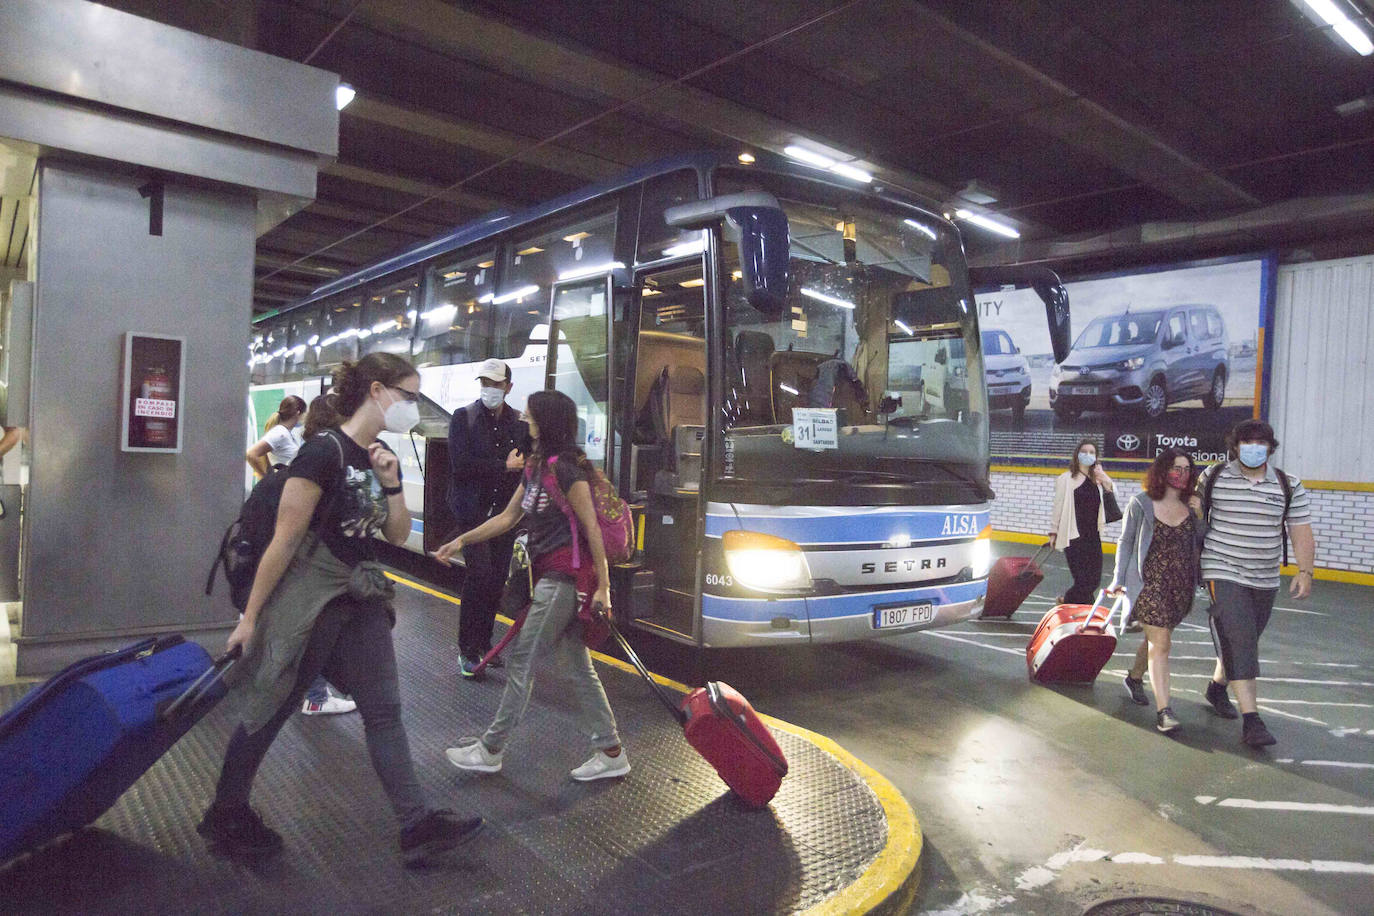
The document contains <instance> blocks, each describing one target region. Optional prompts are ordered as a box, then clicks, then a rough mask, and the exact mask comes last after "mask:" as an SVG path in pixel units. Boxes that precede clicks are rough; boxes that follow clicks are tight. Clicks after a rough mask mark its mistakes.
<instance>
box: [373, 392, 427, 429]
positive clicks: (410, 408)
mask: <svg viewBox="0 0 1374 916" xmlns="http://www.w3.org/2000/svg"><path fill="white" fill-rule="evenodd" d="M378 406H380V405H378ZM419 422H420V405H419V404H417V403H416V402H415V401H408V400H405V399H404V398H398V399H397V400H394V401H392V402H391V404H390V405H388V406H387V407H385V408H383V409H382V426H383V427H385V428H386V429H387V430H388V431H389V432H393V433H408V432H410V431H411V429H413V428H414V427H415V424H416V423H419Z"/></svg>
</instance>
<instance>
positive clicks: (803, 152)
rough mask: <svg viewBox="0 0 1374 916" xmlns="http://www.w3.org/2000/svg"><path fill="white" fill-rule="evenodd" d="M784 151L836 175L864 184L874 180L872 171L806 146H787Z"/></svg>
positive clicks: (798, 159)
mask: <svg viewBox="0 0 1374 916" xmlns="http://www.w3.org/2000/svg"><path fill="white" fill-rule="evenodd" d="M783 152H784V153H786V154H787V155H788V156H790V157H791V158H793V159H795V160H797V161H798V162H805V163H806V164H807V165H814V166H815V167H816V168H818V169H828V170H829V171H831V172H834V173H835V174H836V175H843V176H844V177H845V178H848V179H850V180H852V181H862V182H863V183H864V184H868V183H869V182H870V181H872V180H873V176H872V175H871V174H870V173H868V172H865V171H864V170H863V169H861V168H859V167H858V166H855V165H850V164H849V163H847V162H836V161H835V160H834V159H831V158H830V157H829V156H826V155H824V154H823V153H818V152H816V151H815V150H809V149H807V148H806V147H804V146H796V145H793V146H787V147H784V148H783Z"/></svg>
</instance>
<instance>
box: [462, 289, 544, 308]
mask: <svg viewBox="0 0 1374 916" xmlns="http://www.w3.org/2000/svg"><path fill="white" fill-rule="evenodd" d="M537 292H539V287H537V286H522V287H520V288H519V289H517V290H515V291H514V292H509V293H506V294H505V295H503V296H492V295H491V293H487V295H486V296H483V297H482V298H481V299H478V300H477V301H478V302H490V303H491V304H492V305H502V304H504V303H507V302H514V301H515V300H516V299H523V298H525V297H526V296H532V295H534V294H535V293H537ZM487 296H491V298H490V299H488V298H487Z"/></svg>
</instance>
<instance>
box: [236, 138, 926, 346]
mask: <svg viewBox="0 0 1374 916" xmlns="http://www.w3.org/2000/svg"><path fill="white" fill-rule="evenodd" d="M760 156H761V157H763V156H766V157H767V158H768V160H770V163H769V164H770V166H773V165H776V166H782V167H784V168H785V170H786V171H787V172H791V173H794V174H797V175H804V176H806V177H808V178H812V179H816V180H820V181H823V182H824V181H826V179H827V178H828V177H829V176H826V175H824V174H821V173H817V172H816V170H815V169H810V168H807V167H806V166H803V165H799V164H797V163H794V162H792V161H791V160H789V159H786V158H784V157H782V156H775V155H772V154H768V153H761V154H760ZM733 161H734V157H733V156H728V155H727V154H725V153H716V152H696V153H685V154H682V155H679V156H670V157H668V158H666V159H660V160H657V161H656V162H651V163H649V164H647V165H642V166H640V167H638V168H635V169H632V170H630V171H628V172H626V173H624V174H622V175H620V176H618V177H616V178H612V179H609V180H607V181H604V182H600V183H598V184H592V185H587V186H586V187H583V188H579V189H578V190H576V191H572V192H570V193H568V194H564V195H562V196H561V197H556V198H554V199H553V200H549V201H545V202H544V203H541V204H536V205H534V206H532V207H526V208H525V209H523V210H514V211H512V210H493V211H492V212H490V213H487V214H484V215H482V216H479V217H477V218H476V219H474V220H471V221H470V222H467V223H464V224H463V225H461V226H459V227H457V228H456V229H453V230H450V231H449V232H446V233H444V234H442V235H438V236H435V237H434V238H432V239H430V240H429V241H427V242H422V243H420V244H419V245H417V246H415V247H414V248H409V249H407V250H405V251H402V252H400V253H399V254H395V255H392V256H391V257H389V258H386V259H385V260H382V261H378V262H377V263H375V264H370V265H368V266H367V267H364V268H361V269H359V270H355V271H354V272H353V273H351V274H347V275H346V276H343V277H339V278H338V279H337V280H331V281H330V282H328V283H326V284H324V285H323V286H320V287H317V288H316V289H315V290H314V291H313V292H311V293H310V294H309V295H308V296H306V297H305V298H303V299H300V300H298V301H296V302H292V303H290V304H288V305H284V306H282V307H280V308H278V309H276V310H274V311H271V312H268V313H265V314H263V315H261V316H258V317H257V318H255V319H254V321H262V320H264V319H267V318H270V317H274V316H277V315H280V314H283V313H285V312H289V311H292V310H294V309H297V308H301V307H303V306H306V305H310V304H311V303H313V302H318V301H319V300H321V299H324V298H326V297H328V296H332V295H334V294H335V293H340V292H343V291H344V290H348V289H352V288H354V287H356V286H361V285H363V284H365V283H370V282H372V281H373V280H377V279H380V278H381V277H385V276H387V275H388V274H391V273H395V272H396V271H398V270H405V269H406V268H407V267H414V266H415V265H417V264H420V263H421V262H423V261H427V260H429V259H430V258H432V257H435V256H437V255H441V254H444V253H445V252H448V251H454V250H456V249H459V248H463V247H465V246H467V245H471V244H473V243H474V242H480V241H482V240H483V239H485V238H489V237H491V236H494V235H496V234H497V233H500V232H505V231H506V230H508V229H513V228H516V227H518V226H522V225H525V224H528V223H533V222H537V221H538V220H541V219H543V218H544V217H546V216H552V215H553V214H555V213H558V212H559V211H562V210H566V209H569V208H571V207H576V206H578V205H579V204H584V203H587V202H588V201H592V200H595V199H597V198H598V197H604V196H605V195H607V194H612V193H614V192H616V191H620V190H623V189H625V188H627V187H630V186H632V185H635V184H638V183H639V182H641V181H645V180H647V179H649V178H656V177H658V176H659V175H665V174H668V173H669V172H676V171H679V170H682V169H693V170H695V171H697V172H698V173H700V172H705V171H707V170H709V169H711V168H712V167H714V166H717V165H720V164H722V163H725V162H733ZM855 190H857V189H855ZM884 197H885V198H886V199H888V200H895V202H898V203H903V204H906V205H907V206H910V207H912V208H913V209H918V210H925V208H923V207H921V206H920V205H919V204H916V203H914V202H912V201H904V200H900V199H894V198H891V197H887V196H886V195H884ZM926 212H928V213H929V214H930V215H932V216H936V214H934V213H933V212H931V211H926Z"/></svg>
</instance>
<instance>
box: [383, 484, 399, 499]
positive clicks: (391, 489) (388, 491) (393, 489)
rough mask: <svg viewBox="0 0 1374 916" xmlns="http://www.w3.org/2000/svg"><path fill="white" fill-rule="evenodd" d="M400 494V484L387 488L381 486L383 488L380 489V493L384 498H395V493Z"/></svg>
mask: <svg viewBox="0 0 1374 916" xmlns="http://www.w3.org/2000/svg"><path fill="white" fill-rule="evenodd" d="M400 492H401V485H400V484H397V485H396V486H394V487H388V486H383V487H382V493H383V494H384V495H386V496H395V495H396V494H397V493H400Z"/></svg>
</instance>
